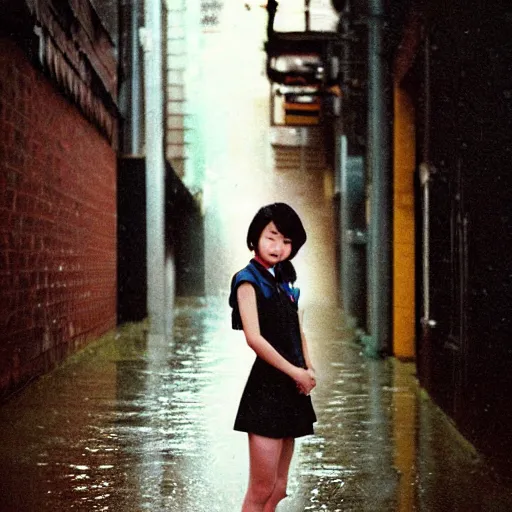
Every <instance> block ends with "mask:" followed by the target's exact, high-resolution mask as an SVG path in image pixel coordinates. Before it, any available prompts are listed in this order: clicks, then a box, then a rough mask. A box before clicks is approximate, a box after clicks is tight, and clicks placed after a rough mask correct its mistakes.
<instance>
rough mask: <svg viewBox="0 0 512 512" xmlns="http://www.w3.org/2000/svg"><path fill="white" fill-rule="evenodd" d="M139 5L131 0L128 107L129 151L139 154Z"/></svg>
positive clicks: (140, 147) (140, 149)
mask: <svg viewBox="0 0 512 512" xmlns="http://www.w3.org/2000/svg"><path fill="white" fill-rule="evenodd" d="M139 18H140V5H139V0H133V9H132V13H131V31H130V34H131V38H130V46H131V95H130V99H131V108H130V131H131V137H130V153H131V154H132V155H140V154H141V153H142V144H141V137H142V135H141V121H140V119H141V86H140V85H141V84H140V82H141V72H142V70H141V62H140V54H139V44H138V30H139V23H140V19H139Z"/></svg>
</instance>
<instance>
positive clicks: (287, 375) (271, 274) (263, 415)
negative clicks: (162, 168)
mask: <svg viewBox="0 0 512 512" xmlns="http://www.w3.org/2000/svg"><path fill="white" fill-rule="evenodd" d="M305 241H306V232H305V231H304V227H303V226H302V222H301V221H300V218H299V216H298V215H297V214H296V213H295V211H294V210H293V209H292V208H291V207H290V206H288V205H287V204H284V203H274V204H271V205H268V206H264V207H263V208H261V209H260V210H259V211H258V213H257V214H256V216H255V217H254V219H253V220H252V222H251V224H250V226H249V230H248V233H247V246H248V247H249V249H250V250H252V251H254V258H253V259H252V260H251V261H250V263H249V264H248V265H247V266H246V267H245V268H244V269H242V270H240V271H239V272H237V273H236V274H235V275H234V277H233V279H232V282H231V295H230V298H229V303H230V305H231V307H232V308H233V313H232V323H233V328H234V329H243V331H244V334H245V338H246V340H247V343H248V344H249V346H250V347H251V348H252V349H253V350H254V352H255V353H256V356H257V357H256V360H255V362H254V365H253V367H252V370H251V373H250V375H249V378H248V380H247V384H246V386H245V389H244V392H243V394H242V398H241V401H240V406H239V409H238V413H237V416H236V420H235V427H234V428H235V430H240V431H242V432H247V433H248V434H249V455H250V475H249V487H248V489H247V493H246V496H245V500H244V503H243V507H242V512H261V511H262V512H272V511H274V510H275V508H276V506H277V504H278V503H279V501H281V500H282V499H283V498H285V497H286V485H287V481H288V469H289V466H290V462H291V459H292V455H293V447H294V439H295V438H296V437H300V436H304V435H308V434H312V433H313V423H314V422H315V421H316V416H315V412H314V410H313V406H312V404H311V398H310V396H309V394H310V392H311V390H312V389H313V388H314V387H315V385H316V381H315V374H314V370H313V367H312V365H311V361H310V359H309V353H308V348H307V342H306V338H305V336H304V333H303V332H302V328H301V326H300V323H299V317H298V299H299V290H298V289H297V288H294V287H293V283H294V282H295V280H296V274H295V270H294V268H293V265H292V264H291V262H290V260H291V259H292V258H293V257H294V256H295V255H296V254H297V251H298V250H299V249H300V248H301V247H302V245H303V244H304V242H305Z"/></svg>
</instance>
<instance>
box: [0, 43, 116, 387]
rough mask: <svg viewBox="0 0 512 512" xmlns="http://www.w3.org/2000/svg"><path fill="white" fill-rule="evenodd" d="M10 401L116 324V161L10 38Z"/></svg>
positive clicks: (3, 257)
mask: <svg viewBox="0 0 512 512" xmlns="http://www.w3.org/2000/svg"><path fill="white" fill-rule="evenodd" d="M0 313H1V317H0V397H2V396H6V395H7V394H8V393H10V392H11V391H13V390H15V389H16V388H18V387H20V386H22V385H23V384H24V383H25V382H27V381H28V380H30V379H31V378H33V377H35V376H38V375H40V374H42V373H44V372H45V371H48V370H49V369H50V368H52V367H53V366H54V365H55V364H56V363H58V362H59V361H61V360H62V359H63V358H65V357H66V356H67V355H69V354H70V353H72V352H73V351H75V350H77V349H78V348H80V347H82V346H84V345H85V344H86V343H87V342H88V341H90V340H92V339H94V338H96V337H98V336H99V335H101V334H102V333H104V332H106V331H107V330H109V329H111V328H113V327H114V326H115V324H116V155H115V152H114V151H113V149H112V148H111V147H110V145H109V144H108V142H107V141H106V140H105V139H104V138H103V137H102V136H101V135H100V134H99V132H98V131H97V130H96V129H95V128H94V127H93V126H92V125H91V124H90V123H89V122H88V121H86V120H85V119H84V118H83V116H82V115H81V113H80V111H79V110H78V109H77V108H76V107H75V106H73V105H71V104H70V103H69V102H68V101H67V100H66V99H65V98H64V97H63V96H62V95H61V94H60V93H59V91H57V90H56V88H55V87H54V86H53V85H52V84H51V83H50V82H49V80H48V79H47V78H45V76H44V75H43V74H42V73H41V71H40V70H38V69H36V68H35V67H34V66H33V65H32V64H31V63H30V62H29V61H28V60H27V58H26V56H25V54H24V53H23V52H22V51H21V50H20V49H19V48H18V47H17V46H16V45H15V44H14V43H13V42H11V41H10V40H8V39H5V38H0Z"/></svg>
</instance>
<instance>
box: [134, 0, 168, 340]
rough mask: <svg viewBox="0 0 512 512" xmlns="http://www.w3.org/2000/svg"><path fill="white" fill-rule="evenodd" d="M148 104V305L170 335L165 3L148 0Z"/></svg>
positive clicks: (158, 331)
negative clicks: (164, 85)
mask: <svg viewBox="0 0 512 512" xmlns="http://www.w3.org/2000/svg"><path fill="white" fill-rule="evenodd" d="M144 25H145V26H144V28H143V29H142V30H141V34H140V35H141V44H142V47H143V50H144V93H145V94H144V106H145V113H144V114H145V128H146V130H145V133H146V136H145V153H146V232H147V253H146V254H147V256H146V261H147V280H148V282H147V285H148V288H147V289H148V291H147V307H148V317H149V333H150V334H151V335H165V334H167V332H166V331H167V330H168V325H169V322H168V321H167V318H166V317H167V316H168V315H170V314H171V311H167V308H166V304H167V300H166V262H165V260H166V256H165V252H166V247H165V162H164V112H163V80H162V4H161V0H144Z"/></svg>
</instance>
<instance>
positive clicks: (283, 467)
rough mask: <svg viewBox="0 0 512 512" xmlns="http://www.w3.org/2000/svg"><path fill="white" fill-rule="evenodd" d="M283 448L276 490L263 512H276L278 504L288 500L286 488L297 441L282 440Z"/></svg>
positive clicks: (291, 439)
mask: <svg viewBox="0 0 512 512" xmlns="http://www.w3.org/2000/svg"><path fill="white" fill-rule="evenodd" d="M282 441H283V446H282V449H281V457H280V458H279V464H278V467H277V478H276V483H275V485H274V489H273V491H272V494H271V496H270V498H269V499H268V501H267V502H266V503H265V507H264V508H263V512H274V511H275V509H276V507H277V504H278V503H279V502H280V501H281V500H283V499H284V498H286V486H287V485H288V471H289V469H290V462H291V460H292V456H293V448H294V446H295V439H293V438H292V437H287V438H285V439H283V440H282Z"/></svg>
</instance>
